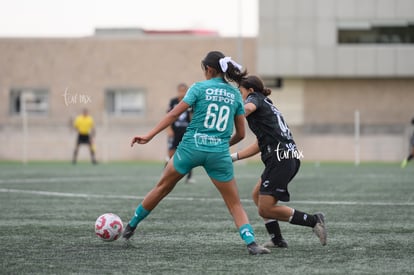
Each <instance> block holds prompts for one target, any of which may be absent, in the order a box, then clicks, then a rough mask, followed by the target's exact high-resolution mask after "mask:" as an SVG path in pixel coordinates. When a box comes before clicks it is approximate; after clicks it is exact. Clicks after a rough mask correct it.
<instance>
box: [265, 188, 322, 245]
mask: <svg viewBox="0 0 414 275" xmlns="http://www.w3.org/2000/svg"><path fill="white" fill-rule="evenodd" d="M277 203H278V200H277V199H276V198H275V197H274V196H272V195H259V204H258V207H259V215H260V216H261V217H263V218H264V219H277V220H279V221H285V222H289V223H291V224H296V225H301V226H308V227H311V228H312V229H313V232H314V233H315V234H316V235H317V236H318V238H319V240H320V242H321V244H322V245H326V238H327V232H326V228H325V216H324V215H323V214H322V213H316V214H313V215H312V214H308V213H305V212H302V211H299V210H297V209H293V208H291V207H288V206H286V205H278V204H277Z"/></svg>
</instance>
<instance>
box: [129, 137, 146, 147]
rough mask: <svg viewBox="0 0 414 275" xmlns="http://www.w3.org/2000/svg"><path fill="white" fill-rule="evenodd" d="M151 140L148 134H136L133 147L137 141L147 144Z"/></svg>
mask: <svg viewBox="0 0 414 275" xmlns="http://www.w3.org/2000/svg"><path fill="white" fill-rule="evenodd" d="M150 140H151V138H150V137H148V136H135V137H133V138H132V141H131V147H132V146H134V144H135V143H137V144H146V143H148V142H149V141H150Z"/></svg>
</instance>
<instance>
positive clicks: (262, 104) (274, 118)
mask: <svg viewBox="0 0 414 275" xmlns="http://www.w3.org/2000/svg"><path fill="white" fill-rule="evenodd" d="M247 103H253V104H254V105H255V106H256V111H254V112H253V113H251V114H250V115H249V116H247V122H248V124H249V128H250V129H251V130H252V132H253V133H254V134H255V135H256V137H257V140H258V143H259V147H260V151H261V152H262V158H264V157H265V156H266V155H268V154H269V153H271V152H272V151H275V150H276V149H279V150H288V151H293V150H296V144H295V141H294V140H293V137H292V133H291V131H290V129H289V127H288V125H287V124H286V122H285V120H284V119H283V116H282V113H281V112H280V111H279V110H278V109H277V108H276V107H275V106H274V105H273V102H272V101H271V100H270V99H269V98H268V97H266V96H264V95H263V94H261V93H257V92H253V93H251V94H249V95H248V96H247V98H246V100H245V104H247Z"/></svg>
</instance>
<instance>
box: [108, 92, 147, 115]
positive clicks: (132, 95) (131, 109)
mask: <svg viewBox="0 0 414 275" xmlns="http://www.w3.org/2000/svg"><path fill="white" fill-rule="evenodd" d="M105 104H106V111H107V113H108V114H111V115H121V116H122V115H143V114H144V113H145V92H144V90H142V89H138V88H119V89H107V91H106V95H105Z"/></svg>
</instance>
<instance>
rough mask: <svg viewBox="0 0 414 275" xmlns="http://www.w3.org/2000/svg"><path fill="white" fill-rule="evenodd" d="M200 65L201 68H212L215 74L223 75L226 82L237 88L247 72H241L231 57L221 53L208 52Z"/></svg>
mask: <svg viewBox="0 0 414 275" xmlns="http://www.w3.org/2000/svg"><path fill="white" fill-rule="evenodd" d="M201 63H202V65H203V66H210V67H212V68H213V69H215V70H216V71H217V73H220V74H223V75H224V79H225V80H226V81H228V82H235V83H237V85H238V86H240V84H241V82H242V81H243V80H244V79H246V75H247V71H246V70H244V71H242V66H241V65H240V64H238V63H237V62H235V61H234V60H232V59H231V57H229V56H225V55H224V54H223V53H222V52H219V51H212V52H209V53H208V54H207V56H206V57H205V58H204V59H203V61H202V62H201Z"/></svg>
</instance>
